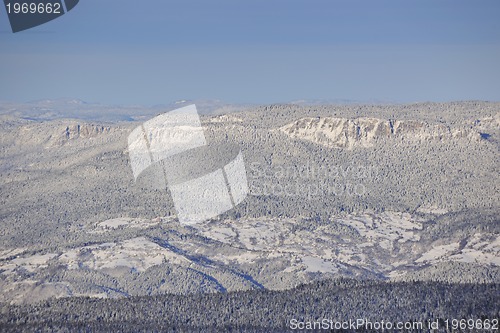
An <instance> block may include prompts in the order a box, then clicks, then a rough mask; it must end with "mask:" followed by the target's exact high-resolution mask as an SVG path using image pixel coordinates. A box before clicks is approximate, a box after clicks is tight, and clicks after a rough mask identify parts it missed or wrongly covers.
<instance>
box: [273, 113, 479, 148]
mask: <svg viewBox="0 0 500 333" xmlns="http://www.w3.org/2000/svg"><path fill="white" fill-rule="evenodd" d="M280 130H281V131H282V132H284V133H286V134H287V135H289V136H290V137H292V138H297V139H303V140H307V141H311V142H314V143H317V144H321V145H324V146H327V147H332V148H347V149H352V148H354V147H372V146H373V145H374V144H375V143H376V142H377V141H379V140H393V139H396V140H398V141H409V142H421V141H439V140H453V139H460V140H470V141H479V140H481V133H479V132H478V131H476V130H475V129H473V128H471V127H470V126H469V127H465V126H464V127H455V128H452V127H450V126H448V125H445V124H441V123H436V124H432V123H427V122H423V121H418V120H401V121H399V120H383V119H378V118H355V119H347V118H334V117H316V118H301V119H299V120H296V121H294V122H292V123H290V124H287V125H285V126H282V127H281V128H280Z"/></svg>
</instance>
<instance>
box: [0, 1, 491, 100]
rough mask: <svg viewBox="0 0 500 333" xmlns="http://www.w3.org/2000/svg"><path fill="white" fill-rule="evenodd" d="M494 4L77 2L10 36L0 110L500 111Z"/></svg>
mask: <svg viewBox="0 0 500 333" xmlns="http://www.w3.org/2000/svg"><path fill="white" fill-rule="evenodd" d="M499 18H500V1H497V0H493V1H483V0H478V1H472V0H471V1H462V0H432V1H429V0H419V1H411V0H407V1H403V0H398V1H387V0H367V1H358V0H344V1H335V0H301V1H299V0H251V1H247V0H240V1H235V0H210V1H207V0H200V1H194V0H176V1H170V0H141V1H137V0H105V1H103V0H81V1H80V3H79V4H78V5H77V6H76V7H75V8H74V9H73V10H72V11H70V12H68V13H67V14H65V15H63V16H61V17H59V18H57V19H55V20H53V21H51V22H48V23H46V24H44V25H41V26H39V27H36V28H33V29H30V30H26V31H23V32H18V33H15V34H14V33H12V31H11V29H10V26H9V22H8V19H7V14H6V10H5V8H4V7H2V8H0V100H4V101H18V102H27V101H32V100H38V99H60V98H68V99H81V100H84V101H87V102H91V103H103V104H113V105H147V106H151V105H157V104H165V103H171V102H172V101H176V100H181V99H189V100H197V99H198V100H199V99H219V100H222V101H226V102H228V103H256V104H260V103H286V102H290V101H296V100H325V101H334V100H351V101H360V102H370V101H381V102H397V103H412V102H424V101H436V102H441V101H459V100H488V101H500V19H499Z"/></svg>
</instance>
